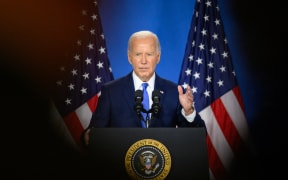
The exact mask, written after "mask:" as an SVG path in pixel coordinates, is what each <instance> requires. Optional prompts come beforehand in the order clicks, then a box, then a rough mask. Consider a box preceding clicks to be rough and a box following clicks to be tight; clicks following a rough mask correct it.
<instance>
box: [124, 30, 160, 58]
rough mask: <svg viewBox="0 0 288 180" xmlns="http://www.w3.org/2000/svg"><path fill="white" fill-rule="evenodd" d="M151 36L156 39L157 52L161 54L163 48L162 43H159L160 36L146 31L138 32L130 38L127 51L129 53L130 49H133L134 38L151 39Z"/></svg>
mask: <svg viewBox="0 0 288 180" xmlns="http://www.w3.org/2000/svg"><path fill="white" fill-rule="evenodd" d="M149 36H152V37H154V38H155V40H156V48H157V51H158V52H159V53H161V46H160V41H159V39H158V36H157V35H156V34H155V33H153V32H151V31H146V30H143V31H137V32H135V33H133V34H132V35H131V36H130V38H129V41H128V49H127V50H128V52H129V51H130V49H131V46H132V43H131V42H132V39H133V38H135V37H137V38H145V37H149Z"/></svg>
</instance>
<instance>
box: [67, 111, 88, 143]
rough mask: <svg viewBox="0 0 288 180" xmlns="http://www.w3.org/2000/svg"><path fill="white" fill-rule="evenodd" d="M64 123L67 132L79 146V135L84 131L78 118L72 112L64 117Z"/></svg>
mask: <svg viewBox="0 0 288 180" xmlns="http://www.w3.org/2000/svg"><path fill="white" fill-rule="evenodd" d="M64 122H65V124H66V126H67V128H68V130H69V132H71V135H72V137H73V139H74V141H75V142H76V144H78V145H81V139H80V137H81V134H82V132H83V130H84V128H83V127H82V125H81V123H80V120H79V119H78V116H77V114H76V113H75V112H72V113H70V114H68V115H67V116H65V117H64Z"/></svg>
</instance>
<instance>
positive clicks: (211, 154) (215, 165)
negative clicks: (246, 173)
mask: <svg viewBox="0 0 288 180" xmlns="http://www.w3.org/2000/svg"><path fill="white" fill-rule="evenodd" d="M206 143H207V149H208V163H209V168H210V170H211V171H212V173H213V176H214V177H215V179H224V176H225V174H226V172H225V168H224V166H223V164H222V161H221V159H220V158H219V156H218V154H217V152H216V150H215V149H214V146H213V145H212V142H211V139H210V136H207V137H206Z"/></svg>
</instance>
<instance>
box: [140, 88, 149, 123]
mask: <svg viewBox="0 0 288 180" xmlns="http://www.w3.org/2000/svg"><path fill="white" fill-rule="evenodd" d="M147 86H148V83H142V88H143V101H142V104H143V108H144V109H145V110H147V111H148V110H149V95H148V92H147V89H146V88H147ZM142 116H143V118H144V121H141V123H142V127H143V128H146V127H147V126H146V118H147V116H148V113H143V112H142Z"/></svg>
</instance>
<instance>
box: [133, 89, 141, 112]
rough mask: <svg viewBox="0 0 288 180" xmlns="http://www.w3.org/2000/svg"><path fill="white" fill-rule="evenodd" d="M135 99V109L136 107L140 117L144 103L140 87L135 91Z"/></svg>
mask: <svg viewBox="0 0 288 180" xmlns="http://www.w3.org/2000/svg"><path fill="white" fill-rule="evenodd" d="M134 99H135V105H134V109H135V111H136V113H137V115H138V116H139V117H140V116H141V111H142V109H143V105H142V100H143V92H142V90H140V89H139V90H137V91H135V94H134Z"/></svg>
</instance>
